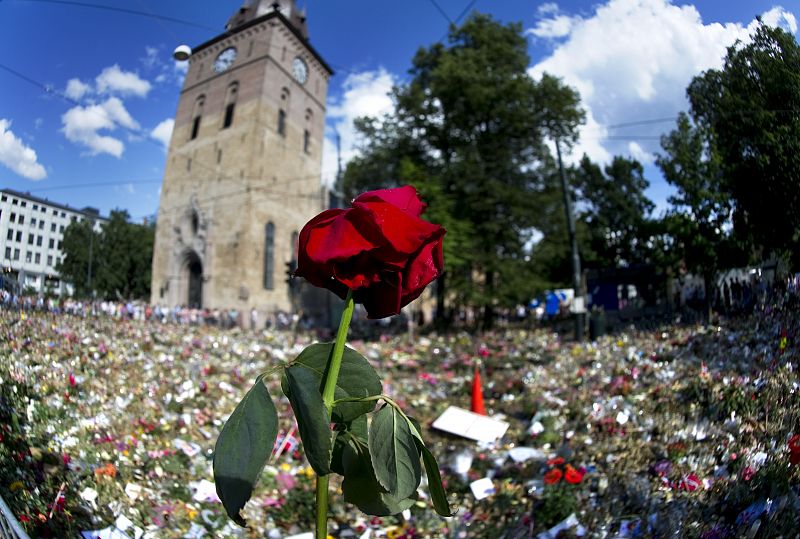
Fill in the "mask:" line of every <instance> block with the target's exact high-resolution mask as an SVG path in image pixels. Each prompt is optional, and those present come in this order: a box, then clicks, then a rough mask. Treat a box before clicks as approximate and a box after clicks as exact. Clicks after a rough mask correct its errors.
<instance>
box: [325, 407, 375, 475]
mask: <svg viewBox="0 0 800 539" xmlns="http://www.w3.org/2000/svg"><path fill="white" fill-rule="evenodd" d="M337 428H341V429H342V430H339V431H338V432H337V433H336V439H335V440H334V442H333V454H332V455H331V471H333V472H336V473H338V474H339V475H344V464H343V462H342V450H343V449H344V446H345V445H347V443H348V442H349V441H350V438H351V437H355V438H357V439H358V440H359V441H360V442H362V443H363V445H364V446H366V445H367V439H368V433H367V416H365V415H362V416H359V417H357V418H356V419H354V420H353V421H351V422H350V423H342V424H337Z"/></svg>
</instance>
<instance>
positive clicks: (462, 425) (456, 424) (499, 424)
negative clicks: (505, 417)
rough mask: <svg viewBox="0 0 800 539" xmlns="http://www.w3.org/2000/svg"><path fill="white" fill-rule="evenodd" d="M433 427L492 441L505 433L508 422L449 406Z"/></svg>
mask: <svg viewBox="0 0 800 539" xmlns="http://www.w3.org/2000/svg"><path fill="white" fill-rule="evenodd" d="M433 428H435V429H438V430H442V431H444V432H449V433H450V434H456V435H458V436H463V437H464V438H469V439H470V440H475V441H477V442H494V441H495V440H497V439H498V438H500V437H501V436H503V435H504V434H505V433H506V431H507V430H508V423H506V422H505V421H498V420H497V419H492V418H491V417H486V416H483V415H480V414H475V413H473V412H470V411H469V410H464V409H463V408H458V407H456V406H450V407H448V408H447V410H445V411H444V413H443V414H442V415H440V416H439V418H438V419H437V420H436V421H434V422H433Z"/></svg>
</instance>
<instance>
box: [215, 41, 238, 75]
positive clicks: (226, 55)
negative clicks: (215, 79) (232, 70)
mask: <svg viewBox="0 0 800 539" xmlns="http://www.w3.org/2000/svg"><path fill="white" fill-rule="evenodd" d="M234 60H236V48H235V47H228V48H227V49H225V50H224V51H222V52H221V53H219V56H217V59H216V60H214V71H216V72H217V73H222V72H223V71H225V70H226V69H228V68H229V67H231V64H233V61H234Z"/></svg>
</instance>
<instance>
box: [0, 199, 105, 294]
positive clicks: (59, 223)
mask: <svg viewBox="0 0 800 539" xmlns="http://www.w3.org/2000/svg"><path fill="white" fill-rule="evenodd" d="M84 219H90V220H91V221H92V222H93V223H94V228H95V230H96V231H99V230H100V229H101V228H102V226H103V224H104V223H105V222H106V221H107V218H105V217H102V216H101V215H100V212H99V211H98V210H96V209H94V208H90V207H86V208H83V209H80V210H79V209H76V208H72V207H70V206H67V205H66V204H60V203H58V202H53V201H50V200H47V199H44V198H39V197H35V196H32V195H30V194H28V193H22V192H19V191H14V190H12V189H0V256H2V266H3V281H4V286H6V287H12V286H16V287H17V288H18V290H20V291H22V290H29V291H30V290H35V291H36V292H52V293H55V294H59V295H61V294H71V293H72V286H71V285H70V283H67V282H63V280H62V279H61V277H60V276H59V274H58V272H57V271H56V264H57V263H58V262H59V261H60V260H61V259H62V257H63V256H64V253H63V251H62V250H61V248H62V241H63V239H64V231H65V230H66V228H67V227H68V226H69V224H70V223H71V222H73V221H78V222H80V221H82V220H84Z"/></svg>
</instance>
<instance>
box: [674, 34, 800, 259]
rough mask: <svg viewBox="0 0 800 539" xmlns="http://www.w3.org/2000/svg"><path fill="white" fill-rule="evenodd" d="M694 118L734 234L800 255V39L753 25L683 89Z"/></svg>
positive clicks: (770, 250)
mask: <svg viewBox="0 0 800 539" xmlns="http://www.w3.org/2000/svg"><path fill="white" fill-rule="evenodd" d="M687 93H688V96H689V101H690V103H691V115H692V118H693V120H694V121H695V123H696V124H697V125H698V126H699V127H701V128H702V129H703V130H704V131H707V132H708V135H709V138H710V139H711V140H712V141H713V149H714V153H715V154H716V155H717V156H718V159H717V161H716V162H717V166H718V167H719V169H720V171H721V174H722V178H723V179H722V181H720V182H718V183H717V184H716V185H715V188H716V187H719V188H722V189H725V190H726V191H728V192H730V194H731V195H732V200H733V208H734V212H735V215H734V223H735V227H736V231H737V233H738V235H739V236H740V237H744V238H752V239H753V240H754V241H755V242H757V244H758V245H760V246H763V247H764V248H765V249H766V252H765V253H764V254H769V253H770V252H780V251H788V252H790V253H793V254H794V257H795V260H794V262H795V263H798V262H800V260H798V257H800V255H799V254H798V253H800V121H798V114H800V46H798V44H797V41H796V40H795V38H794V36H792V35H791V34H789V33H787V32H785V31H783V30H781V29H779V28H772V27H769V26H766V25H764V24H761V25H759V27H758V28H757V29H756V31H755V33H754V34H753V36H752V40H751V41H750V42H749V43H747V44H745V43H742V42H737V43H736V44H734V45H733V46H732V47H730V48H729V49H728V53H727V56H726V58H725V64H724V66H723V68H722V69H720V70H713V69H712V70H709V71H706V72H705V73H703V74H702V75H701V76H698V77H695V79H694V80H693V81H692V83H691V84H690V86H689V88H688V90H687Z"/></svg>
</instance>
